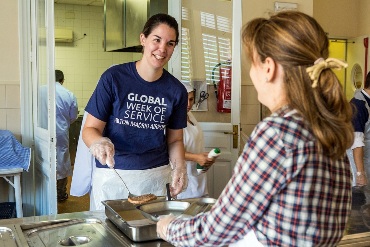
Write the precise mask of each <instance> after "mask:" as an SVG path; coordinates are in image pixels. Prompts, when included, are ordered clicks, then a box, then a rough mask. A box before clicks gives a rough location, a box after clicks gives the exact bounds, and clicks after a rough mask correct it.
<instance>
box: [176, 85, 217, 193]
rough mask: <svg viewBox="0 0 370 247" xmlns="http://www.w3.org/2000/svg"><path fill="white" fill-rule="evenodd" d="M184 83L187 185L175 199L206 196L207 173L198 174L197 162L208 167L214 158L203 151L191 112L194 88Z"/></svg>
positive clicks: (202, 140) (201, 141)
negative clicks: (186, 99) (186, 100)
mask: <svg viewBox="0 0 370 247" xmlns="http://www.w3.org/2000/svg"><path fill="white" fill-rule="evenodd" d="M184 85H185V88H186V90H187V92H188V107H187V111H188V113H187V126H186V128H184V129H183V131H184V147H185V161H186V169H187V173H188V187H187V188H186V190H185V191H183V192H181V193H180V194H179V195H178V196H177V199H185V198H195V197H206V196H208V189H207V173H206V172H204V173H200V174H198V172H197V164H200V165H201V166H203V167H207V168H209V167H210V166H211V165H212V164H213V163H214V159H213V158H208V153H207V152H204V137H203V131H202V129H201V127H200V125H199V123H198V121H197V120H196V119H195V117H194V115H193V114H192V113H191V109H192V108H193V105H194V101H195V95H194V94H195V92H194V88H193V87H192V86H190V85H188V84H184Z"/></svg>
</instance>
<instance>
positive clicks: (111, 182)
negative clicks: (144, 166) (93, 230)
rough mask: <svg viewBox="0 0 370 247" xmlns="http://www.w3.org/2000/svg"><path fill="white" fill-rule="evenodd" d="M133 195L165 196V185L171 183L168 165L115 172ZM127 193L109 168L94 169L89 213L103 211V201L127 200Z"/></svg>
mask: <svg viewBox="0 0 370 247" xmlns="http://www.w3.org/2000/svg"><path fill="white" fill-rule="evenodd" d="M116 171H117V172H118V173H119V174H120V176H121V177H122V179H123V180H124V181H125V183H126V185H127V187H128V188H129V190H130V192H131V193H132V194H134V195H143V194H149V193H152V194H155V195H156V196H166V183H169V182H170V181H171V167H170V166H169V165H166V166H161V167H156V168H153V169H148V170H120V169H117V170H116ZM127 197H128V192H127V190H126V188H125V186H124V184H123V183H122V181H121V179H120V178H119V177H118V175H117V174H116V173H115V172H114V170H113V169H109V168H95V169H94V173H93V177H92V189H91V193H90V211H93V210H103V209H104V205H103V204H102V203H101V202H102V201H105V200H116V199H127Z"/></svg>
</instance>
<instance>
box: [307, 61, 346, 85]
mask: <svg viewBox="0 0 370 247" xmlns="http://www.w3.org/2000/svg"><path fill="white" fill-rule="evenodd" d="M347 66H348V64H347V63H346V62H343V61H341V60H339V59H336V58H327V59H326V60H325V59H324V58H322V57H320V58H319V59H317V60H316V61H315V63H314V65H312V66H311V67H308V68H307V69H306V72H307V73H308V75H309V76H310V78H311V80H312V81H313V83H312V88H315V87H317V83H318V80H319V77H320V74H321V71H323V70H324V69H342V68H347Z"/></svg>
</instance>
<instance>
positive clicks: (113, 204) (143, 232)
mask: <svg viewBox="0 0 370 247" xmlns="http://www.w3.org/2000/svg"><path fill="white" fill-rule="evenodd" d="M164 201H166V198H165V197H158V198H157V199H156V200H155V201H152V202H151V203H148V204H143V205H142V206H144V205H149V204H153V203H157V202H164ZM215 201H216V200H215V199H213V198H192V199H184V200H179V201H178V202H188V203H190V206H188V208H187V209H186V210H185V211H184V212H183V213H186V214H187V215H190V216H193V215H196V214H198V213H201V212H206V210H209V209H210V208H211V206H212V205H213V204H214V203H215ZM166 202H177V201H166ZM102 203H103V205H104V206H105V215H106V216H107V218H108V219H109V220H110V221H111V222H113V224H115V225H116V226H117V228H118V229H119V230H121V231H122V232H123V233H124V234H125V235H126V236H127V237H128V238H129V239H131V240H132V241H135V242H143V241H149V240H157V239H160V238H159V237H158V236H157V231H156V222H155V221H154V220H152V219H150V217H149V218H146V217H145V216H144V215H143V214H142V211H140V210H139V209H137V206H136V205H133V204H131V203H130V202H128V201H127V200H106V201H103V202H102ZM187 205H189V204H187ZM204 205H206V206H204ZM202 210H203V211H202Z"/></svg>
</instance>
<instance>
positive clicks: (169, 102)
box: [85, 62, 188, 170]
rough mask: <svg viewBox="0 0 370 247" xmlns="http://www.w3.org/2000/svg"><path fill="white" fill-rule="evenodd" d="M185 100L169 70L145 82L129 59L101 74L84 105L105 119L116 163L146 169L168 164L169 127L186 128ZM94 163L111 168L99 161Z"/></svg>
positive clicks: (183, 90) (107, 135)
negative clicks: (167, 133) (151, 80)
mask: <svg viewBox="0 0 370 247" xmlns="http://www.w3.org/2000/svg"><path fill="white" fill-rule="evenodd" d="M187 99H188V95H187V92H186V89H185V87H184V85H183V84H182V83H181V82H180V81H179V80H178V79H176V78H175V77H174V76H172V75H171V74H170V73H168V71H166V70H163V74H162V76H161V78H159V79H158V80H156V81H154V82H147V81H145V80H143V79H142V78H141V77H140V76H139V74H138V73H137V71H136V67H135V62H130V63H126V64H120V65H115V66H112V67H111V68H109V69H108V70H106V71H105V72H104V73H103V75H102V76H101V78H100V80H99V82H98V85H97V87H96V89H95V91H94V93H93V95H92V96H91V98H90V100H89V102H88V104H87V106H86V108H85V110H86V111H87V112H88V113H90V114H91V115H93V116H94V117H96V118H98V119H99V120H101V121H103V122H106V126H105V129H104V132H103V136H106V137H108V138H109V139H110V140H111V141H112V142H113V144H114V147H115V156H114V160H115V168H117V169H124V170H144V169H150V168H154V167H159V166H162V165H166V164H168V162H169V158H168V147H167V142H166V136H165V130H166V128H169V129H182V128H185V127H186V124H187V123H186V114H187ZM96 166H97V167H102V168H106V167H107V166H102V165H101V164H100V163H99V161H98V160H96Z"/></svg>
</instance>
